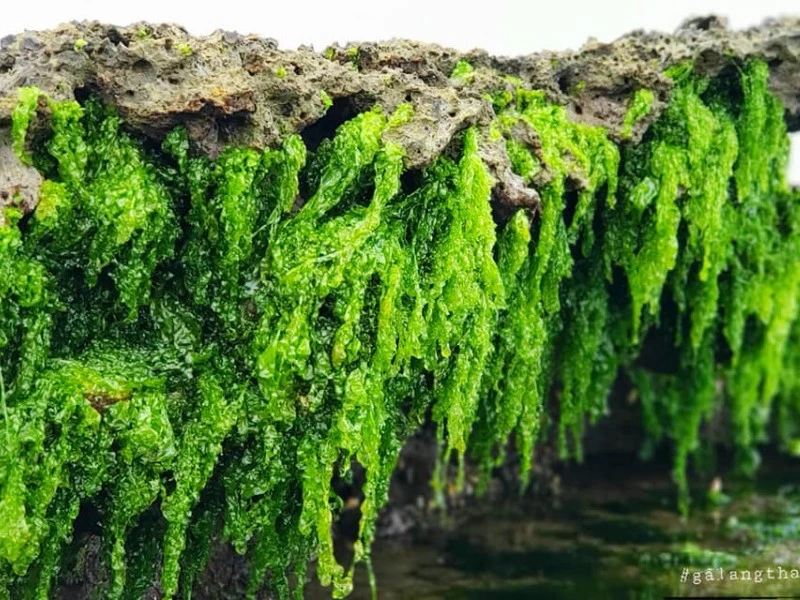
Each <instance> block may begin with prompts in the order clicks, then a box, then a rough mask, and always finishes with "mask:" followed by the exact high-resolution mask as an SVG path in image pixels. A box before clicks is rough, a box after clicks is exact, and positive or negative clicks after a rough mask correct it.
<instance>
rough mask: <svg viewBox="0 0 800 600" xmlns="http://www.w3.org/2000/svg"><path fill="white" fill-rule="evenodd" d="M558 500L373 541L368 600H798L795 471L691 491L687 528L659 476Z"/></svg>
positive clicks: (584, 488)
mask: <svg viewBox="0 0 800 600" xmlns="http://www.w3.org/2000/svg"><path fill="white" fill-rule="evenodd" d="M795 482H797V484H795ZM560 498H562V499H561V500H548V501H541V500H540V501H536V502H530V501H526V502H519V501H514V502H508V503H504V504H499V505H494V506H491V505H486V504H485V503H484V505H482V506H477V507H473V509H470V510H467V511H460V513H459V515H458V516H453V515H451V516H448V517H443V518H440V519H439V520H438V521H436V522H437V526H436V527H434V528H433V529H432V531H430V532H427V533H426V534H424V535H422V536H418V538H417V539H415V540H408V539H405V540H394V541H392V540H379V541H378V542H377V543H376V545H375V547H374V552H373V564H374V569H375V574H376V577H377V580H378V598H381V599H385V600H399V599H411V600H428V599H434V598H435V599H453V600H455V599H464V600H512V599H514V600H516V599H523V598H526V599H527V598H535V599H541V600H551V599H559V600H561V599H575V600H653V599H657V598H658V599H662V598H665V597H669V596H687V597H719V596H726V597H735V598H739V597H759V598H770V597H771V598H774V597H776V596H784V597H789V596H796V597H798V598H800V572H795V573H792V569H800V468H798V467H797V466H794V465H792V464H788V465H787V464H783V466H782V467H781V468H779V469H773V470H772V472H770V473H769V474H762V476H761V477H760V479H759V480H758V481H756V482H741V481H740V482H736V481H733V480H732V481H730V482H727V481H724V482H722V486H721V491H719V492H716V493H708V494H706V493H703V490H702V489H701V490H700V491H699V493H697V494H695V502H694V504H693V506H692V510H691V514H690V516H689V517H688V518H686V519H683V518H681V516H680V515H679V514H678V512H677V510H676V506H675V496H674V488H673V487H672V485H671V484H670V482H669V481H668V478H667V477H666V476H665V473H664V472H662V473H660V474H652V473H647V472H638V473H625V474H622V473H619V472H615V471H614V470H611V471H610V472H603V470H602V469H599V470H598V469H591V468H590V469H588V470H586V469H584V472H583V473H578V474H577V475H576V476H572V477H571V478H568V477H565V481H564V484H563V489H562V491H561V494H560ZM464 512H466V513H469V514H463V513H464ZM768 569H771V570H772V571H771V572H768ZM779 569H781V570H782V571H781V570H779ZM732 572H735V575H734V574H732ZM684 575H685V578H684V580H682V576H684ZM770 576H771V579H770ZM793 576H794V577H793ZM733 577H735V578H736V579H733ZM745 578H749V579H745ZM711 579H713V581H711ZM356 580H357V581H356V590H355V592H354V593H353V596H352V598H355V599H357V600H363V599H367V598H370V592H369V585H368V583H367V578H366V573H365V570H364V569H362V570H361V571H358V572H357V577H356ZM325 597H328V598H329V597H330V595H329V592H328V593H327V594H326V592H325V591H323V590H321V589H320V588H318V587H314V586H311V588H310V589H308V592H307V598H311V599H312V600H317V599H321V598H325Z"/></svg>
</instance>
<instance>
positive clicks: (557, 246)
mask: <svg viewBox="0 0 800 600" xmlns="http://www.w3.org/2000/svg"><path fill="white" fill-rule="evenodd" d="M357 53H358V48H357V47H352V48H351V49H350V50H348V57H349V58H351V59H353V60H355V59H356V58H357ZM465 65H466V63H465V64H460V65H458V66H457V67H456V69H455V71H454V73H453V77H455V78H460V79H462V80H463V84H464V85H470V84H471V81H472V79H473V76H472V73H473V71H472V69H471V67H470V68H467V66H465ZM668 75H669V76H670V77H671V78H672V79H673V82H674V89H673V91H672V97H671V100H670V101H669V103H668V105H667V107H666V108H665V109H664V111H663V112H662V113H660V115H659V116H658V117H657V118H656V119H655V121H654V123H653V124H652V125H651V126H649V128H648V129H647V131H646V132H645V133H644V135H643V137H642V139H641V142H640V143H639V144H637V145H631V144H624V145H618V144H616V143H614V142H613V141H612V140H611V138H610V137H609V136H608V133H607V132H606V131H605V130H603V129H602V128H599V127H592V126H589V125H586V124H583V123H579V122H576V121H574V120H571V119H570V117H569V116H568V113H567V111H566V109H565V108H564V107H562V106H558V105H555V104H553V103H552V102H550V101H549V100H548V98H547V96H546V95H545V94H544V93H543V92H541V91H538V90H530V89H527V88H526V87H525V86H524V85H523V84H522V82H521V81H519V80H509V81H508V86H509V89H505V90H502V91H500V92H498V93H497V94H496V95H495V96H492V97H490V99H489V100H487V102H490V101H491V104H492V106H493V107H494V110H495V119H494V122H493V124H492V126H491V129H490V138H491V140H492V141H494V142H497V141H501V142H502V143H503V145H504V146H505V148H506V151H507V153H508V157H509V160H510V163H511V165H512V168H513V170H514V171H515V172H516V173H517V175H519V176H520V177H521V179H522V181H523V183H524V184H525V185H527V186H529V187H531V188H534V189H535V190H536V191H537V192H538V194H539V198H540V202H539V203H538V205H536V206H534V207H529V208H526V209H519V210H516V211H515V212H514V213H513V214H511V215H509V217H508V218H507V219H505V220H504V221H501V222H499V223H496V222H495V220H494V219H493V212H492V193H493V192H492V190H493V186H494V182H493V180H492V178H491V176H490V173H489V170H488V169H487V167H486V165H485V164H484V161H483V158H482V156H483V154H482V146H481V145H482V144H483V143H484V140H483V138H482V135H481V133H480V132H479V131H478V129H476V128H470V129H467V130H466V131H464V132H462V133H460V134H459V135H457V136H456V137H455V138H454V140H453V143H452V144H451V147H450V148H448V150H447V152H445V153H443V154H442V156H440V157H439V158H438V159H437V160H436V161H434V163H433V164H431V165H429V166H428V167H426V168H424V169H423V170H421V171H419V172H416V171H414V172H409V171H407V170H406V168H405V166H404V159H405V156H404V150H403V149H402V148H401V147H400V146H398V145H396V144H394V143H391V142H388V141H386V140H387V139H388V138H389V137H391V136H385V135H384V134H385V133H386V132H387V131H389V130H391V129H393V128H396V127H398V126H401V125H403V124H404V123H407V122H409V121H410V120H411V119H413V118H414V111H413V107H412V105H410V104H404V105H400V106H399V107H398V108H397V109H396V110H395V111H394V112H393V113H391V114H386V113H385V112H384V111H383V110H382V109H380V108H379V107H376V108H374V109H373V110H370V111H367V112H364V113H361V114H359V115H357V116H355V117H354V118H352V119H350V120H348V121H346V122H345V123H343V124H342V125H341V126H339V128H338V129H337V130H336V132H335V134H333V135H331V136H330V137H328V138H327V139H324V140H323V141H322V142H321V143H320V144H319V146H318V147H316V148H314V149H313V150H312V149H310V148H307V147H306V145H305V144H304V142H303V140H302V138H301V137H300V136H297V135H290V136H287V137H286V138H285V139H284V140H283V143H282V144H281V145H280V146H278V147H275V148H266V149H262V150H256V149H253V148H238V147H227V148H224V149H223V150H222V151H221V152H220V154H219V155H218V156H217V157H215V158H213V159H212V158H209V157H207V156H202V155H198V154H196V153H195V152H194V151H193V149H192V146H191V142H190V138H189V134H188V132H187V131H186V130H185V129H184V128H182V127H178V128H176V129H174V130H173V131H171V132H170V133H169V134H167V135H166V136H165V138H164V139H163V141H162V143H161V146H160V147H157V145H155V144H153V143H152V141H145V140H143V139H140V138H139V137H138V136H137V135H135V134H132V133H130V132H128V131H127V130H126V129H125V127H124V124H123V122H122V119H121V118H120V117H119V115H117V114H116V113H115V112H114V111H113V110H112V109H111V108H109V107H107V106H104V105H103V104H102V103H101V102H100V101H99V100H97V99H89V100H87V101H86V102H84V103H83V104H79V103H77V102H74V101H65V102H57V101H54V100H52V99H50V98H48V97H47V96H45V95H44V94H42V93H41V92H39V91H38V90H35V89H33V88H24V89H22V90H20V99H19V103H18V105H17V107H16V109H15V111H14V114H13V127H12V140H13V148H14V150H15V152H16V153H17V155H18V156H19V157H20V159H21V160H22V161H24V162H26V163H27V164H31V165H34V166H35V167H36V168H37V169H38V170H39V171H40V172H41V173H42V175H43V177H44V183H43V184H42V187H41V190H40V198H39V202H38V205H37V207H36V210H35V211H34V213H33V214H32V215H30V216H28V217H25V218H23V215H22V213H21V211H20V210H19V209H18V208H14V207H5V208H4V209H3V212H2V215H1V217H2V218H0V275H2V276H1V277H0V299H2V302H0V349H1V350H2V354H1V355H0V399H2V419H3V428H4V429H5V434H4V435H5V436H6V444H4V445H2V446H0V596H3V597H13V598H47V597H51V596H52V588H53V582H54V581H56V580H57V578H58V573H59V568H60V566H61V564H62V557H63V556H64V555H65V554H66V553H68V552H70V551H72V550H71V548H73V546H74V544H70V541H71V538H72V535H73V530H74V528H75V520H76V518H77V515H78V511H79V509H80V507H81V506H92V507H94V509H96V510H97V512H98V514H99V516H100V522H101V526H102V538H103V548H104V557H105V561H106V564H107V567H108V570H109V573H110V580H109V582H108V584H107V588H106V589H104V590H103V591H104V592H105V594H106V596H107V597H109V598H123V597H125V598H128V597H137V596H138V595H141V594H142V593H144V591H145V590H146V589H147V585H148V583H150V582H152V580H153V578H154V577H158V578H160V584H161V588H162V589H163V591H164V594H165V596H166V597H173V596H176V595H177V594H179V593H180V594H181V595H182V596H183V597H184V598H189V597H190V596H191V591H192V586H193V585H194V581H195V579H196V578H197V577H198V576H199V575H200V573H201V572H202V571H203V570H204V568H205V565H206V563H207V561H208V557H209V556H210V551H211V543H212V539H217V538H219V539H222V540H224V541H226V542H229V543H230V544H231V545H232V546H233V548H234V549H235V550H236V551H237V552H239V553H241V554H244V555H247V557H248V559H249V563H250V581H249V583H248V586H247V593H248V595H249V597H255V596H256V595H257V594H258V592H259V590H260V589H261V588H262V587H263V585H264V582H265V580H266V579H267V578H268V580H269V585H270V587H271V588H273V589H274V591H275V593H276V594H277V595H278V596H279V597H282V598H284V597H288V596H290V595H291V594H292V593H294V594H295V595H296V596H297V597H302V587H303V583H304V580H305V572H306V566H307V564H308V563H309V561H310V560H311V559H312V557H315V558H316V560H317V563H318V567H317V576H318V577H319V579H320V581H321V582H322V583H323V584H324V585H330V586H332V593H333V595H334V596H335V597H342V596H345V595H347V594H348V593H349V591H350V590H351V589H352V585H353V583H352V578H353V570H354V568H355V565H357V564H359V563H361V562H365V563H366V564H367V567H368V568H369V560H370V547H371V544H372V541H373V539H374V537H375V527H376V521H377V517H378V513H379V511H380V509H381V507H382V506H384V505H385V503H386V502H387V500H388V492H389V484H390V480H391V474H392V471H393V469H394V467H395V464H396V462H397V458H398V455H399V452H400V449H401V448H402V446H403V443H404V442H405V440H406V439H408V437H409V436H410V435H411V434H412V433H413V432H414V431H415V430H416V429H417V428H418V427H419V426H420V425H422V424H423V423H424V422H425V421H426V420H432V421H433V422H434V424H435V427H436V430H437V432H438V438H439V444H440V448H441V449H440V454H439V458H438V461H437V468H436V473H435V475H434V479H433V482H432V483H433V485H434V490H435V492H436V494H437V497H438V498H439V499H440V501H444V497H445V490H446V489H447V485H446V484H448V482H449V478H450V477H451V475H450V469H449V467H450V465H451V462H455V463H456V465H457V467H456V476H455V483H456V489H458V488H459V487H460V486H462V485H463V480H464V461H465V460H466V457H467V456H469V455H472V456H474V458H475V459H476V460H477V461H478V462H479V463H480V464H481V465H482V467H483V473H484V477H485V478H486V477H488V476H489V473H490V472H491V469H492V468H493V467H494V466H495V465H498V464H500V463H501V462H502V461H503V460H504V458H505V457H506V453H507V442H508V440H509V438H513V439H514V442H515V445H516V451H517V454H518V456H519V460H520V479H521V484H522V485H521V488H522V489H524V488H525V485H526V484H527V482H528V480H529V477H530V472H531V469H532V465H533V451H534V448H535V446H536V444H537V443H538V441H539V440H540V438H542V437H543V434H544V433H545V432H547V431H548V430H549V429H550V428H553V431H554V432H555V433H556V435H557V439H558V441H559V447H560V450H561V453H562V456H563V457H564V458H567V457H570V456H572V457H575V458H576V459H580V458H581V456H582V449H581V437H582V433H583V431H584V429H585V427H586V424H587V422H593V421H596V420H597V419H599V418H601V417H602V416H603V415H605V414H606V413H607V412H608V406H607V398H608V396H609V393H610V390H611V389H612V386H613V385H614V384H615V382H617V381H618V380H619V378H618V374H619V373H620V372H624V373H625V374H626V377H624V378H622V379H623V380H625V379H629V380H630V381H631V382H632V384H633V387H634V388H635V390H636V393H635V394H633V395H631V398H636V399H638V402H639V405H640V408H641V412H642V419H643V428H644V430H645V432H646V434H647V441H646V444H645V447H644V448H643V449H642V452H643V455H645V456H647V455H649V454H651V453H652V452H653V451H654V450H655V448H656V446H657V445H658V444H660V443H664V442H668V443H670V444H671V446H672V448H673V452H674V456H675V461H674V471H673V475H674V478H675V481H676V484H677V489H678V499H679V507H680V508H681V510H684V511H685V510H687V509H688V505H689V500H690V496H689V477H688V466H689V464H690V461H691V459H692V457H693V456H694V455H695V453H696V450H697V448H698V439H699V434H700V431H701V429H702V427H703V423H704V422H705V421H706V420H708V419H709V418H710V417H711V416H712V415H713V414H714V413H715V411H717V410H718V409H719V408H720V407H721V406H726V407H727V409H728V411H729V413H730V415H731V439H732V442H733V444H734V446H735V447H736V449H737V456H738V459H739V465H740V467H741V468H742V469H743V470H745V471H748V472H752V470H753V469H754V467H755V466H756V465H757V462H758V458H757V456H758V455H757V451H756V447H757V445H758V444H760V443H762V442H764V441H766V440H767V439H768V434H769V431H770V429H769V425H770V419H771V418H772V417H773V415H774V416H775V422H776V430H777V439H778V441H779V442H780V443H781V445H782V447H784V448H785V449H786V450H788V451H789V452H794V453H796V450H797V447H798V445H800V442H798V440H799V439H800V433H798V431H797V430H796V429H797V428H796V426H795V423H796V422H797V416H798V411H799V410H800V376H798V373H799V372H800V325H799V324H798V319H797V315H798V303H797V298H798V293H800V261H798V260H797V258H796V257H798V256H800V245H799V244H800V242H799V241H798V240H800V211H798V208H797V206H798V200H800V197H799V196H798V192H797V191H793V190H790V189H789V187H788V186H787V184H786V182H785V178H784V169H785V163H786V157H787V141H786V132H785V125H784V122H783V113H782V111H783V109H782V107H781V106H780V103H779V102H778V101H777V100H776V99H775V98H773V97H772V96H771V95H770V94H769V92H768V90H767V85H766V84H767V75H768V71H767V68H766V66H765V65H763V64H761V63H758V62H753V63H749V64H746V65H740V69H739V70H738V71H737V70H731V71H730V72H728V71H723V73H722V74H721V75H720V76H719V77H717V78H715V79H707V78H703V77H699V76H697V75H695V74H694V72H693V69H692V67H691V65H683V66H681V67H680V68H676V69H672V70H670V72H669V73H668ZM278 76H279V77H280V76H281V75H280V73H278ZM510 89H516V92H515V93H511V92H510V91H509V90H510ZM320 98H321V101H322V102H323V103H324V104H327V103H328V99H326V94H325V93H324V92H322V93H321V95H320ZM652 103H653V97H652V94H651V93H648V92H647V90H640V91H639V92H637V93H636V94H635V95H634V97H633V99H632V102H631V106H630V109H629V111H628V114H627V115H626V118H625V122H624V124H623V128H624V129H625V130H626V131H632V127H633V125H634V124H635V123H636V122H638V121H639V120H640V119H642V118H643V117H644V116H645V115H647V114H649V112H650V110H652ZM42 113H46V114H47V115H49V121H47V120H42V119H40V117H41V114H42ZM34 129H35V131H36V135H29V132H30V131H33V130H34ZM520 131H522V132H524V135H522V136H521V135H519V133H520ZM623 137H625V136H624V135H623ZM532 140H533V142H532ZM654 357H655V359H654ZM356 465H359V466H360V468H361V469H363V471H364V473H365V478H364V483H363V486H362V489H361V494H362V496H363V499H362V500H361V502H360V521H359V530H358V537H357V540H356V541H355V544H354V547H353V550H354V557H353V561H352V562H351V563H350V564H348V565H343V564H341V563H340V562H339V561H337V559H336V555H335V553H334V537H333V524H334V522H335V521H336V519H337V518H338V515H339V513H340V510H341V504H342V502H341V499H340V498H339V497H338V496H337V494H336V492H335V489H336V486H335V485H334V480H335V479H336V478H338V477H348V476H349V475H350V474H351V473H352V471H353V469H354V467H355V466H356ZM371 582H372V585H373V589H374V586H375V582H374V579H373V578H372V577H371Z"/></svg>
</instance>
